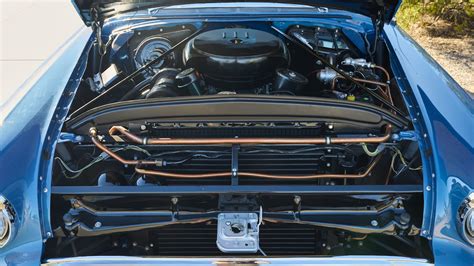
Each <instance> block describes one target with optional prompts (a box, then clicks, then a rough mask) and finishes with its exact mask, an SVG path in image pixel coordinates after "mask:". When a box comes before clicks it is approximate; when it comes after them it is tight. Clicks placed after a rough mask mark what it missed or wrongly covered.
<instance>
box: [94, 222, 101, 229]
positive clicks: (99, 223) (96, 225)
mask: <svg viewBox="0 0 474 266" xmlns="http://www.w3.org/2000/svg"><path fill="white" fill-rule="evenodd" d="M94 227H95V228H100V227H102V223H101V222H95V224H94Z"/></svg>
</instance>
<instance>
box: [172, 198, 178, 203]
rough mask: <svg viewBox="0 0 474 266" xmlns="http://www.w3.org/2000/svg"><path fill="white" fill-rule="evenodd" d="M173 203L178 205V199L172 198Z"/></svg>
mask: <svg viewBox="0 0 474 266" xmlns="http://www.w3.org/2000/svg"><path fill="white" fill-rule="evenodd" d="M171 203H173V205H176V204H177V203H178V198H177V197H172V198H171Z"/></svg>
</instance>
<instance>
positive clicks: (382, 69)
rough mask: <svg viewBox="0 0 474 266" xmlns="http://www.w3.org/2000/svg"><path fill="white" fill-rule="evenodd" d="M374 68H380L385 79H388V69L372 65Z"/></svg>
mask: <svg viewBox="0 0 474 266" xmlns="http://www.w3.org/2000/svg"><path fill="white" fill-rule="evenodd" d="M374 68H376V69H378V70H381V71H382V72H383V73H384V74H385V77H386V78H387V81H389V80H390V74H388V71H387V70H386V69H385V68H383V67H381V66H374Z"/></svg>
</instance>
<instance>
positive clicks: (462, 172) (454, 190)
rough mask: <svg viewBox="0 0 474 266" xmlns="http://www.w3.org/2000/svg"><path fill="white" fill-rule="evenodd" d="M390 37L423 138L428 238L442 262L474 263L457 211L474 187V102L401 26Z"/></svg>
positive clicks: (388, 27) (401, 81)
mask: <svg viewBox="0 0 474 266" xmlns="http://www.w3.org/2000/svg"><path fill="white" fill-rule="evenodd" d="M384 35H385V37H386V38H387V39H388V40H389V51H390V53H391V56H390V58H391V64H392V68H393V71H394V74H395V75H396V76H397V77H398V78H397V83H398V85H399V86H400V88H401V90H402V94H403V96H404V98H405V100H406V101H407V105H408V107H409V112H410V116H411V119H412V121H413V124H414V126H415V130H416V131H417V133H418V134H419V136H420V139H419V140H420V141H419V143H420V149H421V151H422V157H423V174H424V180H423V181H424V185H425V190H424V197H425V198H424V199H425V208H424V215H423V220H424V222H423V227H422V235H423V236H424V237H426V238H427V239H430V240H432V248H433V253H434V256H435V263H436V264H439V265H472V262H474V247H473V246H471V245H470V244H469V243H468V242H466V241H465V240H464V239H463V237H462V236H461V235H460V233H459V232H458V230H457V223H458V221H457V220H458V217H457V210H458V208H459V206H460V204H461V202H462V200H463V199H465V198H466V197H467V196H468V194H469V193H470V192H472V191H473V188H474V148H473V145H474V114H473V113H474V100H473V99H472V98H471V96H470V95H469V94H468V93H467V92H466V91H464V90H463V89H462V88H461V87H460V86H459V85H458V84H457V83H456V82H455V81H454V80H453V78H452V77H451V76H450V75H449V74H448V73H447V72H446V71H445V70H444V69H443V68H442V67H441V66H440V65H439V64H438V63H436V62H435V61H434V60H433V58H431V57H430V56H429V55H428V54H427V53H426V52H425V51H424V50H423V49H422V48H421V47H420V46H419V45H418V44H417V43H416V42H415V41H414V40H413V39H411V38H410V37H409V36H408V35H407V34H406V33H405V32H403V30H401V29H400V28H399V27H398V26H396V25H395V23H391V24H388V25H386V26H385V28H384ZM420 211H421V210H420Z"/></svg>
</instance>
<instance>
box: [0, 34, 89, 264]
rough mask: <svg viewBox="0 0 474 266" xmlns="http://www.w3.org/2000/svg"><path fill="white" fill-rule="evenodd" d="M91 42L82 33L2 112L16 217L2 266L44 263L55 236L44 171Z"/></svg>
mask: <svg viewBox="0 0 474 266" xmlns="http://www.w3.org/2000/svg"><path fill="white" fill-rule="evenodd" d="M90 38H91V30H90V29H89V28H86V27H83V28H81V29H80V30H78V31H77V32H76V33H75V34H74V35H73V36H72V37H71V38H70V39H69V40H68V41H67V42H66V43H65V44H64V45H63V46H62V47H61V48H59V50H58V51H56V52H55V53H54V55H53V56H52V57H50V58H49V59H48V60H47V61H45V63H43V64H42V66H41V67H40V68H39V69H38V70H37V71H36V73H35V74H34V75H33V76H32V77H31V78H30V79H29V80H28V81H26V82H25V83H24V84H23V85H22V87H20V88H19V89H18V91H17V92H16V93H15V94H14V95H13V97H12V98H11V99H10V100H9V102H7V103H6V104H5V105H3V106H2V109H1V110H0V114H1V115H0V120H1V121H0V175H1V178H0V193H1V194H2V195H4V196H5V197H6V198H7V199H8V200H9V202H10V203H11V204H12V206H13V208H14V210H15V212H16V220H15V222H14V229H13V232H12V233H13V234H12V238H11V240H10V242H9V243H8V244H7V245H5V246H4V247H3V248H2V249H1V250H0V264H2V265H3V264H7V265H38V264H40V259H41V255H42V252H43V240H44V239H45V238H46V236H50V235H51V229H50V228H49V224H50V223H49V212H48V210H47V209H48V208H47V207H46V208H43V207H42V206H48V205H45V204H49V195H50V194H49V193H48V192H49V191H50V188H49V187H50V184H49V183H47V182H50V180H51V178H47V176H46V175H44V174H42V172H44V169H48V170H47V171H51V163H52V162H51V158H52V154H51V150H52V148H53V146H54V143H55V142H56V141H57V139H58V136H54V135H51V134H59V129H60V126H61V125H62V122H63V121H64V120H63V119H64V118H61V117H59V115H58V112H57V111H58V110H57V107H59V106H60V105H58V103H59V101H60V99H63V98H64V97H62V96H63V94H64V92H65V91H73V92H74V91H75V90H76V88H77V87H78V85H79V82H80V77H81V76H82V73H83V71H84V69H85V64H86V58H84V56H87V54H86V53H85V51H86V50H87V49H85V48H86V45H87V44H88V43H89V39H90ZM76 63H77V65H76ZM81 71H82V73H81ZM79 74H80V75H79ZM70 98H72V95H71V97H70ZM9 108H10V109H9ZM62 108H63V111H64V112H67V110H68V109H69V106H63V107H62ZM57 115H58V116H57ZM53 131H57V132H56V133H53ZM46 174H49V173H47V172H46ZM45 182H46V183H45ZM44 192H46V193H44ZM44 219H46V220H44Z"/></svg>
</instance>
